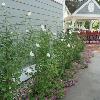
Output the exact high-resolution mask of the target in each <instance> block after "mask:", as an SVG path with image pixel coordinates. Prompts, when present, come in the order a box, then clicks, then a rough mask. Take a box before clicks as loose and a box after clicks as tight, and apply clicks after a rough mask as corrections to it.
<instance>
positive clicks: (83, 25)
mask: <svg viewBox="0 0 100 100" xmlns="http://www.w3.org/2000/svg"><path fill="white" fill-rule="evenodd" d="M84 28H85V21H83V22H82V30H84Z"/></svg>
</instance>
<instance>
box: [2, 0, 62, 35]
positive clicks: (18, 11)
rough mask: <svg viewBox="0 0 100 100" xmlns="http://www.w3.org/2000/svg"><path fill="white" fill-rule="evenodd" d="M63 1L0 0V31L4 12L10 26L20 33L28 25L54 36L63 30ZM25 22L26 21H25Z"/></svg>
mask: <svg viewBox="0 0 100 100" xmlns="http://www.w3.org/2000/svg"><path fill="white" fill-rule="evenodd" d="M62 1H63V0H0V4H1V5H0V12H1V13H0V19H1V20H0V24H1V25H0V30H1V29H3V27H2V24H3V22H4V21H3V20H4V19H3V17H5V14H4V10H5V9H6V10H7V12H8V15H7V16H8V17H9V22H10V24H13V25H16V26H17V27H18V28H19V29H20V31H23V30H27V28H28V26H29V25H28V24H27V23H29V24H30V25H31V26H32V27H33V28H34V29H41V25H42V26H44V27H45V28H46V29H50V30H51V31H52V32H53V33H54V34H56V33H60V32H61V31H62V29H63V2H62ZM25 20H26V21H25Z"/></svg>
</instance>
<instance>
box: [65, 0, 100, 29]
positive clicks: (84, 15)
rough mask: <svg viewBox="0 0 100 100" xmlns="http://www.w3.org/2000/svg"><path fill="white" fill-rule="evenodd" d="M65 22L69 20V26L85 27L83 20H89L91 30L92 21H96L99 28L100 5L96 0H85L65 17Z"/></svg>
mask: <svg viewBox="0 0 100 100" xmlns="http://www.w3.org/2000/svg"><path fill="white" fill-rule="evenodd" d="M65 21H66V23H67V22H68V21H70V22H71V27H72V28H74V29H75V28H76V29H79V30H80V29H83V30H84V29H85V27H84V26H85V22H86V21H88V22H89V25H90V26H89V29H90V30H92V26H93V23H94V21H98V23H99V27H98V28H99V30H100V5H99V4H98V3H97V1H96V0H85V2H84V3H83V4H82V5H81V6H79V8H78V9H76V10H75V11H74V12H73V13H72V14H71V15H69V16H68V17H66V18H65Z"/></svg>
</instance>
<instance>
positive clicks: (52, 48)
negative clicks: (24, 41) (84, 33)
mask: <svg viewBox="0 0 100 100" xmlns="http://www.w3.org/2000/svg"><path fill="white" fill-rule="evenodd" d="M34 33H35V34H34ZM31 34H32V35H31V39H30V40H31V41H33V42H32V43H34V44H33V49H32V52H33V54H34V56H35V59H34V62H35V64H36V70H37V73H36V74H35V75H34V77H33V78H35V84H34V86H33V87H32V90H33V96H38V97H39V98H40V100H42V99H43V100H44V98H45V97H48V98H50V97H52V96H53V95H54V94H55V95H57V96H58V94H57V93H58V92H57V91H60V90H62V87H64V84H63V82H62V80H63V75H64V73H65V70H66V69H70V68H71V67H72V64H73V62H74V61H75V60H79V59H80V53H81V52H82V50H83V47H84V45H83V42H82V41H81V39H80V38H79V37H78V36H77V34H76V33H73V32H70V33H67V34H66V35H64V36H63V37H61V36H60V37H57V38H54V36H53V34H52V33H51V32H44V31H36V32H34V31H32V33H31ZM77 57H78V59H77ZM67 77H68V76H66V79H67ZM62 94H63V92H62V91H60V94H59V96H62Z"/></svg>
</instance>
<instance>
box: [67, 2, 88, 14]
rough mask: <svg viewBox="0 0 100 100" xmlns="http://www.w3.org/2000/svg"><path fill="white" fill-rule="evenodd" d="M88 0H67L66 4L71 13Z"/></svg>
mask: <svg viewBox="0 0 100 100" xmlns="http://www.w3.org/2000/svg"><path fill="white" fill-rule="evenodd" d="M86 1H87V0H83V1H77V0H73V1H71V0H66V1H65V4H66V6H67V7H68V9H69V11H70V13H74V12H75V11H76V10H77V9H78V8H79V7H81V6H82V5H83V4H84V3H85V2H86Z"/></svg>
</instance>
